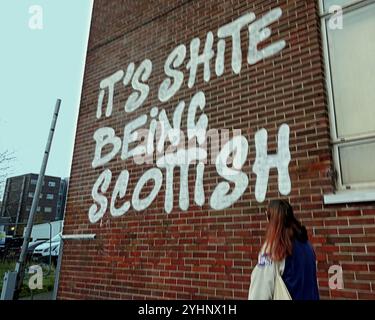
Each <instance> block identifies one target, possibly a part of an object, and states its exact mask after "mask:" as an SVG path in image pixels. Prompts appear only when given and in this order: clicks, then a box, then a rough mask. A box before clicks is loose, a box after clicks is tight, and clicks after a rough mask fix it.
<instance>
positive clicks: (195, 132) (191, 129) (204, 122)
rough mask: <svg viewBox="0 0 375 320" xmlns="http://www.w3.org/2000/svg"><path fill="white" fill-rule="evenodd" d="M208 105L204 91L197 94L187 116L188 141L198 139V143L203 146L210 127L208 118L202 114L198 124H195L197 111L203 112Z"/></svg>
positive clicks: (192, 100)
mask: <svg viewBox="0 0 375 320" xmlns="http://www.w3.org/2000/svg"><path fill="white" fill-rule="evenodd" d="M205 105H206V97H205V95H204V93H203V91H199V92H197V93H196V94H195V95H194V97H193V98H192V99H191V102H190V105H189V111H188V116H187V133H188V139H189V140H190V139H192V138H193V137H195V136H196V137H197V141H198V143H199V144H200V145H201V144H202V143H204V141H205V138H206V130H207V126H208V118H207V116H206V115H205V114H204V113H202V114H201V116H200V117H199V120H198V122H197V123H195V116H196V113H197V109H198V107H199V109H201V111H203V109H204V107H205Z"/></svg>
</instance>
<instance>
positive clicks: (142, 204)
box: [132, 168, 163, 211]
mask: <svg viewBox="0 0 375 320" xmlns="http://www.w3.org/2000/svg"><path fill="white" fill-rule="evenodd" d="M149 180H154V187H153V189H152V191H151V192H150V194H149V195H148V196H147V197H146V198H144V199H140V195H141V191H142V188H143V187H144V185H145V184H146V183H147V182H148V181H149ZM162 183H163V174H162V173H161V171H160V169H157V168H152V169H149V170H147V171H146V172H145V173H144V174H143V175H142V177H141V178H140V179H139V180H138V183H137V185H136V187H135V189H134V192H133V198H132V203H133V208H134V209H135V210H137V211H142V210H144V209H146V208H147V207H148V206H149V205H150V204H151V203H152V201H154V199H155V198H156V196H157V195H158V192H159V190H160V188H161V185H162Z"/></svg>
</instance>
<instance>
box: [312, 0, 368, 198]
mask: <svg viewBox="0 0 375 320" xmlns="http://www.w3.org/2000/svg"><path fill="white" fill-rule="evenodd" d="M323 2H324V0H319V7H320V18H321V34H322V40H323V41H322V42H323V43H322V45H323V55H324V63H325V71H326V85H327V93H328V105H329V117H330V121H329V122H330V129H331V139H332V141H331V143H332V145H333V160H334V166H335V171H336V175H337V176H336V189H337V190H338V191H344V190H356V191H360V190H364V193H366V194H367V197H368V195H369V193H368V190H369V189H371V190H375V181H374V182H371V183H356V184H351V185H349V184H348V185H344V184H343V183H342V174H341V168H340V155H339V147H341V146H353V145H360V144H363V143H365V142H373V141H375V134H368V135H363V134H361V135H357V136H353V137H350V138H345V139H344V138H340V139H339V138H338V137H337V128H336V116H335V105H334V96H333V86H332V81H333V80H332V76H331V64H330V56H329V46H328V35H327V20H329V19H330V18H331V17H332V15H333V14H334V13H329V12H328V11H324V6H323ZM374 3H375V0H353V1H352V2H351V3H350V4H348V5H346V6H343V7H342V10H343V14H344V27H345V14H346V13H349V12H353V11H354V10H357V9H360V8H363V7H366V6H369V5H372V4H374ZM366 189H367V190H366ZM374 194H375V193H374ZM357 195H358V193H357ZM344 198H345V197H344ZM350 198H351V197H350ZM369 198H371V199H372V198H373V197H372V195H371V196H370V197H369ZM355 199H356V201H361V197H359V198H358V196H357V197H355ZM363 200H364V199H363ZM356 201H354V200H353V202H356ZM364 201H366V200H364ZM367 201H370V200H367ZM342 202H344V201H342ZM347 202H351V201H349V200H348V201H347Z"/></svg>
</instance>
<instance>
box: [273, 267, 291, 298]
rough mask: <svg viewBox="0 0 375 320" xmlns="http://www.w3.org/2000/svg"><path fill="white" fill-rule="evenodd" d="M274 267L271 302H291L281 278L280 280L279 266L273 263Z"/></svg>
mask: <svg viewBox="0 0 375 320" xmlns="http://www.w3.org/2000/svg"><path fill="white" fill-rule="evenodd" d="M274 265H275V268H276V270H275V288H274V292H273V300H292V297H291V296H290V294H289V291H288V288H287V287H286V285H285V283H284V280H283V278H281V275H280V268H279V264H278V263H276V262H275V263H274Z"/></svg>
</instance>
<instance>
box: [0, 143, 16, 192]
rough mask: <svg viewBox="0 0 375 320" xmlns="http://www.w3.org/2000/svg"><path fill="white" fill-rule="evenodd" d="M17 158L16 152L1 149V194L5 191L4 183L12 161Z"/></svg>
mask: <svg viewBox="0 0 375 320" xmlns="http://www.w3.org/2000/svg"><path fill="white" fill-rule="evenodd" d="M14 159H15V157H14V153H13V152H11V151H9V150H5V151H0V195H2V193H3V189H4V185H5V181H6V178H7V176H8V175H9V171H10V169H11V163H12V161H13V160H14Z"/></svg>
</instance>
